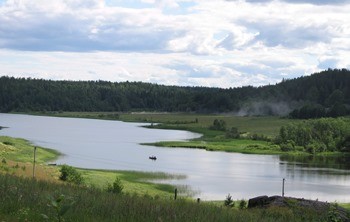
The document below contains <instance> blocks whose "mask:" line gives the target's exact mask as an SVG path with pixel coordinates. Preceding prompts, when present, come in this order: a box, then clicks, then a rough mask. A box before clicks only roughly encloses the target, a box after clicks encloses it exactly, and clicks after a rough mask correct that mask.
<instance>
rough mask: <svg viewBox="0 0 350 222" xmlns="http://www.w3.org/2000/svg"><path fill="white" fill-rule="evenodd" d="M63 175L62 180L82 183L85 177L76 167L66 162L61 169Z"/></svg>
mask: <svg viewBox="0 0 350 222" xmlns="http://www.w3.org/2000/svg"><path fill="white" fill-rule="evenodd" d="M60 172H61V175H60V177H59V178H60V180H63V181H67V182H70V183H74V184H78V185H79V184H82V183H83V182H84V179H83V177H82V175H81V173H79V172H78V171H77V170H76V169H75V168H73V167H71V166H68V165H66V164H64V165H63V166H62V167H61V169H60Z"/></svg>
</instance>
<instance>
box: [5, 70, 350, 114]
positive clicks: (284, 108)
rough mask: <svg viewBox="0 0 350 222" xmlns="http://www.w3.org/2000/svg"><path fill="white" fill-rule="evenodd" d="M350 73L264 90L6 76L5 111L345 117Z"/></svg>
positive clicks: (349, 101)
mask: <svg viewBox="0 0 350 222" xmlns="http://www.w3.org/2000/svg"><path fill="white" fill-rule="evenodd" d="M347 95H350V71H349V70H346V69H341V70H338V69H336V70H327V71H323V72H321V73H317V74H313V75H311V76H306V77H300V78H296V79H292V80H283V81H282V82H281V83H279V84H276V85H268V86H263V87H252V86H245V87H239V88H229V89H220V88H207V87H179V86H164V85H158V84H151V83H142V82H122V83H113V82H107V81H51V80H42V79H31V78H13V77H6V76H3V77H0V112H11V111H24V112H26V111H140V110H142V111H168V112H174V111H176V112H201V113H208V112H232V113H238V114H240V115H286V114H288V113H289V112H290V111H292V110H293V109H294V111H293V112H291V117H293V118H317V117H323V116H332V117H335V116H343V115H347V114H349V110H350V97H349V96H347Z"/></svg>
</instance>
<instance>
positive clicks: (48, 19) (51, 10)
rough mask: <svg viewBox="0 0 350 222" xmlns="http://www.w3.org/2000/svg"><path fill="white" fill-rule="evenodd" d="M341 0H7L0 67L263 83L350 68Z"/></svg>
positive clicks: (165, 80)
mask: <svg viewBox="0 0 350 222" xmlns="http://www.w3.org/2000/svg"><path fill="white" fill-rule="evenodd" d="M348 11H350V3H349V1H346V0H338V1H333V2H332V1H325V0H323V1H312V0H298V1H293V2H292V1H291V0H283V1H282V0H274V1H269V0H232V1H225V0H219V1H210V0H193V1H191V0H179V1H175V0H130V1H123V0H108V1H107V2H105V1H103V0H56V1H45V0H37V1H31V0H8V1H6V3H3V4H0V24H1V25H0V55H1V56H0V73H1V74H9V75H14V76H32V77H40V78H53V79H105V80H111V81H126V80H129V81H149V82H157V83H161V84H168V85H173V84H174V85H205V86H217V87H230V86H241V85H246V84H253V85H262V84H268V83H275V82H278V81H280V80H281V79H282V78H283V77H286V76H287V77H290V78H292V77H296V76H300V75H303V74H310V73H312V72H315V71H319V70H320V69H323V68H326V67H327V68H328V66H330V68H342V67H347V68H348V67H350V62H349V61H348V59H347V58H349V56H350V53H349V52H350V40H349V39H350V38H349V36H350V23H349V21H350V14H349V13H348Z"/></svg>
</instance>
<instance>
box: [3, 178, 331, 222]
mask: <svg viewBox="0 0 350 222" xmlns="http://www.w3.org/2000/svg"><path fill="white" fill-rule="evenodd" d="M0 184H1V186H0V218H1V219H2V221H38V222H40V221H47V220H45V219H44V218H43V216H42V214H45V215H46V217H48V218H49V220H48V221H58V220H57V219H58V216H57V213H56V211H55V208H54V207H52V205H53V204H54V203H52V201H51V199H54V200H56V199H57V198H58V197H59V196H61V195H64V198H63V201H61V202H60V204H58V206H59V207H62V209H63V208H64V207H63V206H67V211H66V212H65V213H64V214H62V218H61V219H64V221H66V222H68V221H86V222H88V221H244V222H246V221H247V222H249V221H262V222H264V221H273V222H278V221H291V222H293V221H326V220H327V215H328V212H321V213H319V212H316V211H314V210H312V209H311V210H310V209H309V210H305V209H301V208H278V207H273V208H270V209H252V210H236V209H231V208H226V207H223V206H222V205H221V206H216V205H215V204H211V203H204V202H203V203H199V204H198V203H195V202H194V201H191V200H185V199H179V200H176V201H174V200H169V199H168V200H166V199H155V198H151V197H149V196H135V195H129V194H119V195H117V194H111V193H107V192H104V191H101V190H99V189H92V188H84V187H77V186H70V185H63V184H57V183H49V182H45V181H38V180H33V179H25V178H18V177H14V176H10V175H1V174H0ZM60 209H61V208H60ZM61 221H63V220H61Z"/></svg>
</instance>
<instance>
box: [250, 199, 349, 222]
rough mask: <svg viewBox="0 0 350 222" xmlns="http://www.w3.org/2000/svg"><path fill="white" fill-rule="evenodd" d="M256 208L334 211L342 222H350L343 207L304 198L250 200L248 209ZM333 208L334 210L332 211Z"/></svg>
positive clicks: (347, 213)
mask: <svg viewBox="0 0 350 222" xmlns="http://www.w3.org/2000/svg"><path fill="white" fill-rule="evenodd" d="M254 207H263V208H269V207H287V208H292V209H293V208H295V207H297V208H298V207H302V208H306V209H310V210H314V211H316V212H320V213H321V212H329V211H330V210H334V211H335V212H336V214H337V215H338V216H339V217H340V218H341V221H349V222H350V219H349V211H348V210H346V209H345V208H343V207H340V206H336V205H331V204H330V203H327V202H322V201H318V200H306V199H303V198H294V197H281V196H271V197H268V196H259V197H254V198H252V199H249V201H248V208H254ZM332 208H333V209H332Z"/></svg>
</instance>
